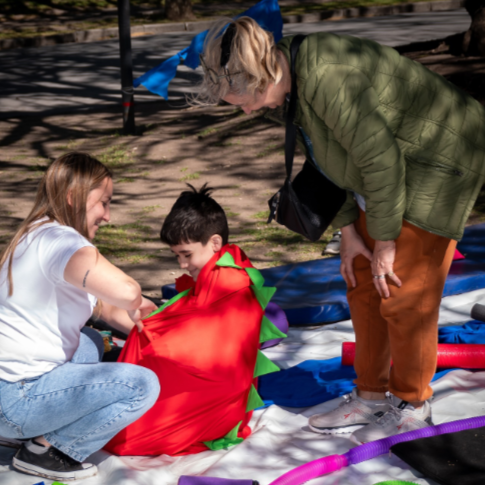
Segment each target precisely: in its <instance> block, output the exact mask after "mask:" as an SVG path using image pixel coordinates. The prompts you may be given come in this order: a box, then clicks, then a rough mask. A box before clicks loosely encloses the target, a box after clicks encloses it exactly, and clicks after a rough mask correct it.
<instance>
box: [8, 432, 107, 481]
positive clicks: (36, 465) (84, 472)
mask: <svg viewBox="0 0 485 485" xmlns="http://www.w3.org/2000/svg"><path fill="white" fill-rule="evenodd" d="M41 447H42V445H39V444H37V443H35V442H33V441H32V440H30V441H28V442H27V443H24V444H23V445H22V446H21V447H20V449H19V451H17V453H16V454H15V456H14V458H13V462H12V465H13V467H14V468H16V469H17V470H20V471H21V472H24V473H28V474H29V475H37V476H39V477H45V478H48V479H49V480H59V481H61V480H79V479H81V478H88V477H92V476H93V475H96V473H98V469H97V468H96V465H92V464H91V463H80V462H79V461H76V460H74V459H73V458H71V457H70V456H67V455H66V454H65V453H63V452H62V451H60V450H58V449H56V448H54V447H53V446H51V447H49V448H47V447H45V451H44V452H41V453H38V452H37V453H34V451H31V450H36V451H38V450H39V449H40V450H41V449H42V448H41ZM29 448H30V450H29Z"/></svg>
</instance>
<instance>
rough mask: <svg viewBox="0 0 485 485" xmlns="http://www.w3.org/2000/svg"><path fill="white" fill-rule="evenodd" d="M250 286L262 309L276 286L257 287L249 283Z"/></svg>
mask: <svg viewBox="0 0 485 485" xmlns="http://www.w3.org/2000/svg"><path fill="white" fill-rule="evenodd" d="M251 288H252V289H253V291H254V294H255V295H256V298H257V299H258V301H259V304H260V305H261V308H262V309H263V310H264V309H265V308H266V306H267V305H268V303H269V301H270V300H271V297H272V296H273V295H274V294H275V291H276V288H273V287H271V286H263V287H262V288H258V287H257V286H254V285H251Z"/></svg>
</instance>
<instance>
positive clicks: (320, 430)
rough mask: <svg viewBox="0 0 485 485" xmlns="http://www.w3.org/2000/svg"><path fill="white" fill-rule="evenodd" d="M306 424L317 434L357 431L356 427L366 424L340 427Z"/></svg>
mask: <svg viewBox="0 0 485 485" xmlns="http://www.w3.org/2000/svg"><path fill="white" fill-rule="evenodd" d="M308 426H309V428H310V429H311V430H312V431H313V432H315V433H319V434H347V433H353V432H354V431H357V430H358V429H360V428H363V427H364V426H366V424H353V425H350V426H345V427H342V428H316V427H315V426H312V425H311V424H308Z"/></svg>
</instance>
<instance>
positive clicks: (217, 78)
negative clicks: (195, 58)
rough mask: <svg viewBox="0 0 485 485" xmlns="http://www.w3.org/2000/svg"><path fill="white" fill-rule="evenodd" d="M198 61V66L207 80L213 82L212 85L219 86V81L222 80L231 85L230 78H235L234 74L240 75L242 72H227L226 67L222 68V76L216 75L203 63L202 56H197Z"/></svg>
mask: <svg viewBox="0 0 485 485" xmlns="http://www.w3.org/2000/svg"><path fill="white" fill-rule="evenodd" d="M199 60H200V65H201V66H202V69H203V70H204V73H205V74H206V75H207V76H209V79H210V80H211V82H213V83H214V84H219V83H220V82H221V81H220V80H221V79H224V78H226V79H227V81H228V82H229V84H232V79H231V76H235V75H236V74H241V73H242V71H238V72H229V71H228V69H227V67H225V66H224V68H223V69H224V74H217V72H216V71H214V69H212V68H210V67H209V66H208V65H207V64H206V63H205V61H204V56H203V55H202V54H201V55H200V56H199Z"/></svg>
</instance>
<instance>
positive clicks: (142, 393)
mask: <svg viewBox="0 0 485 485" xmlns="http://www.w3.org/2000/svg"><path fill="white" fill-rule="evenodd" d="M115 365H117V366H121V367H123V370H122V371H121V373H122V374H124V375H125V378H126V377H128V376H129V380H130V382H131V383H132V385H133V386H134V387H136V388H137V390H138V399H140V400H143V401H146V403H147V406H149V407H151V406H153V404H155V402H156V401H157V398H158V396H159V394H160V381H159V379H158V376H157V375H156V374H155V372H153V371H152V370H150V369H147V368H145V367H142V366H139V365H134V364H126V363H117V364H115Z"/></svg>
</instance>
